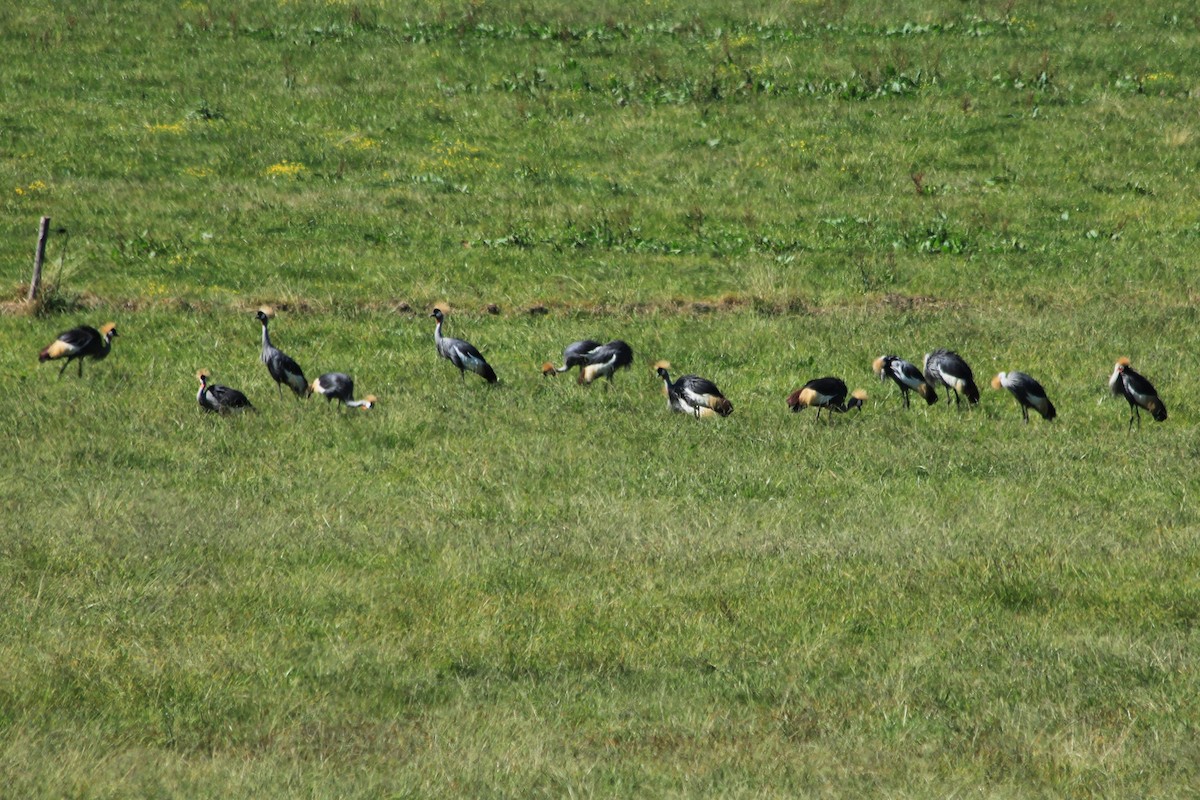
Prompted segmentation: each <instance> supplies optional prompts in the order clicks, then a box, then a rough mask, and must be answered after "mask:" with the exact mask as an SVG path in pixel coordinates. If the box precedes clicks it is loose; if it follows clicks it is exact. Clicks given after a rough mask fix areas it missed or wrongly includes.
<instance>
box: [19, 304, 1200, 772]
mask: <svg viewBox="0 0 1200 800" xmlns="http://www.w3.org/2000/svg"><path fill="white" fill-rule="evenodd" d="M134 320H136V327H134V324H133V323H131V326H130V327H129V328H127V330H126V331H125V332H124V333H123V338H122V339H119V340H118V342H117V347H118V349H117V350H116V351H115V352H114V354H113V355H112V356H111V357H110V358H109V359H108V360H107V361H106V362H105V363H103V364H98V365H95V366H94V368H93V367H91V366H89V367H88V368H87V369H88V373H89V374H88V375H87V377H85V380H84V381H82V382H80V381H78V380H76V379H75V378H74V377H73V376H70V375H68V376H64V378H63V379H62V380H61V381H57V380H55V379H54V378H53V377H52V375H51V371H52V370H53V367H52V366H50V365H43V368H42V369H37V368H35V367H33V366H31V365H30V364H29V359H28V358H27V357H26V355H27V354H13V353H10V354H7V355H5V357H4V358H5V362H6V363H5V364H4V366H3V368H4V370H5V372H6V373H8V374H12V375H13V376H14V377H13V378H12V379H10V380H9V381H7V382H6V384H5V385H4V386H2V387H0V398H2V400H0V402H2V403H3V407H4V408H6V409H7V412H6V416H7V418H8V419H9V426H10V429H11V430H12V431H13V436H12V438H11V440H10V446H9V447H8V448H6V450H5V452H4V453H3V455H2V456H0V458H3V460H4V462H5V463H4V469H5V472H6V474H8V475H10V476H12V477H11V478H10V479H9V480H8V481H6V482H5V484H4V489H3V500H2V502H3V506H4V509H5V518H6V520H7V523H6V528H7V529H8V533H7V535H6V537H5V541H4V544H3V546H2V550H0V552H2V563H3V564H4V582H5V590H4V596H5V597H6V598H7V599H6V604H7V606H8V611H7V613H6V614H5V615H4V617H3V619H4V623H3V624H4V628H5V634H4V635H3V636H2V637H0V642H3V647H2V651H0V663H4V664H6V665H7V666H6V669H5V671H6V674H7V675H9V680H8V681H7V683H6V686H5V688H4V691H3V693H2V694H0V698H2V700H3V706H2V709H3V714H4V720H5V727H6V730H7V731H8V734H9V735H8V737H7V738H6V741H7V742H8V744H6V746H5V747H4V749H3V751H2V752H0V759H2V760H3V761H4V763H5V765H6V772H9V773H11V774H18V775H24V776H26V777H24V778H23V779H22V782H21V783H19V784H18V785H17V788H18V789H20V790H21V792H20V793H22V794H40V793H45V794H59V793H63V792H66V793H71V792H76V793H79V794H84V795H92V794H107V793H108V792H110V791H111V792H113V793H146V792H163V793H179V794H189V795H197V794H201V795H217V794H223V793H228V792H230V791H236V792H245V791H253V792H255V793H257V794H268V795H270V794H276V793H280V794H292V793H295V792H296V791H303V792H312V793H316V794H339V795H342V794H346V793H351V794H358V795H362V796H369V795H377V794H379V793H394V794H425V793H444V792H451V793H458V794H480V793H484V794H491V793H496V794H501V795H509V794H514V795H528V794H530V793H534V794H540V793H545V794H560V793H563V792H567V791H576V792H581V793H589V794H603V795H625V794H629V793H631V792H632V793H644V794H663V793H678V794H710V793H730V794H761V793H772V792H778V791H786V792H789V793H791V792H805V791H813V792H821V793H826V794H828V793H832V794H860V793H862V792H870V791H879V790H885V791H888V792H889V793H897V794H911V795H926V794H929V793H938V794H941V793H947V792H951V791H956V790H958V789H961V788H962V787H964V786H975V787H978V788H980V789H982V788H983V787H991V790H992V791H994V792H996V793H999V794H1010V793H1014V794H1027V793H1034V792H1043V791H1051V792H1055V793H1058V792H1063V791H1071V792H1074V793H1081V794H1089V793H1108V792H1111V791H1114V790H1116V791H1129V792H1133V793H1138V794H1145V795H1154V794H1163V795H1169V794H1172V793H1173V792H1174V790H1175V789H1177V788H1178V786H1179V785H1181V781H1186V780H1188V779H1189V776H1191V771H1190V770H1191V768H1190V767H1188V766H1184V765H1186V764H1189V763H1191V758H1190V757H1191V756H1192V755H1194V750H1193V749H1192V744H1191V743H1192V741H1193V738H1194V737H1192V736H1191V735H1190V733H1189V731H1191V730H1192V728H1193V727H1194V719H1195V714H1196V711H1197V709H1196V708H1195V707H1194V703H1193V701H1192V700H1191V699H1189V698H1193V697H1195V696H1197V692H1196V689H1197V687H1196V685H1195V678H1194V675H1193V672H1194V671H1193V670H1191V669H1190V668H1189V667H1188V666H1187V665H1188V663H1190V661H1191V659H1192V657H1194V654H1195V645H1194V641H1195V637H1194V635H1193V628H1194V624H1195V619H1196V612H1197V604H1196V598H1197V589H1198V586H1197V581H1196V575H1197V566H1200V565H1198V564H1197V558H1196V555H1195V554H1196V552H1198V551H1197V549H1196V545H1197V541H1196V531H1197V530H1198V528H1197V519H1196V513H1195V510H1194V509H1195V504H1194V503H1193V502H1192V500H1193V499H1194V498H1193V494H1194V487H1195V480H1194V477H1193V476H1192V474H1191V473H1192V471H1191V470H1190V469H1189V468H1188V466H1187V465H1188V464H1189V463H1190V461H1191V460H1193V459H1194V458H1195V456H1196V447H1197V442H1196V436H1195V430H1194V427H1195V419H1194V415H1193V414H1192V412H1191V410H1190V409H1189V408H1188V407H1187V404H1186V402H1185V401H1183V400H1181V401H1180V402H1179V403H1176V402H1175V396H1174V395H1172V396H1169V397H1168V398H1167V399H1168V403H1169V404H1170V408H1171V414H1172V416H1171V418H1170V419H1169V421H1168V423H1166V424H1163V425H1156V424H1154V423H1151V422H1149V421H1148V420H1147V422H1146V423H1145V425H1144V428H1143V430H1142V431H1141V432H1140V434H1136V435H1132V436H1130V435H1127V434H1126V432H1125V424H1126V416H1127V414H1126V411H1127V410H1126V407H1125V405H1124V403H1123V402H1121V401H1117V400H1115V399H1112V398H1109V399H1105V391H1106V390H1105V387H1104V380H1105V377H1106V372H1107V367H1106V364H1107V360H1108V356H1109V354H1108V353H1107V352H1106V349H1107V348H1105V347H1102V346H1100V345H1098V344H1085V345H1084V346H1083V347H1082V348H1081V347H1077V346H1075V345H1076V343H1075V342H1072V341H1070V333H1071V331H1072V330H1075V329H1076V328H1077V327H1079V328H1081V329H1083V330H1087V329H1088V328H1089V327H1090V326H1093V325H1094V326H1097V327H1098V326H1100V325H1102V324H1105V322H1106V320H1107V317H1106V316H1105V317H1100V318H1095V319H1091V320H1089V319H1087V318H1085V317H1074V318H1071V319H1067V318H1065V317H1060V318H1055V317H1053V316H1047V317H1044V318H1041V319H1039V320H1037V321H1031V320H1030V318H1029V317H1028V316H1026V315H1024V314H1023V313H1019V312H1014V311H1013V310H1011V309H1001V310H997V311H994V312H992V313H990V314H986V315H979V316H977V317H976V318H975V320H974V326H975V327H974V328H973V330H972V336H971V341H972V343H973V344H972V350H970V351H966V352H967V355H968V357H973V360H974V361H975V362H976V366H977V368H978V370H979V372H980V373H981V375H982V374H983V373H984V372H985V371H987V370H991V369H993V368H1000V367H1005V368H1007V367H1011V366H1014V365H1013V363H1012V362H1013V361H1014V360H1016V359H1018V358H1020V359H1021V360H1020V362H1019V364H1020V365H1021V366H1025V367H1026V368H1028V369H1030V370H1031V371H1034V372H1035V374H1037V375H1038V376H1039V377H1040V378H1041V379H1042V380H1043V381H1044V382H1045V383H1046V385H1047V386H1048V387H1049V388H1050V390H1051V391H1052V392H1053V397H1054V399H1055V401H1056V403H1057V404H1058V406H1059V408H1060V411H1061V418H1060V419H1059V420H1058V421H1057V422H1056V423H1054V424H1046V423H1042V422H1041V421H1040V420H1035V424H1030V425H1029V426H1025V425H1022V424H1021V422H1020V417H1019V413H1018V410H1017V407H1016V405H1015V403H1013V402H1012V400H1011V398H1009V397H1007V396H1006V395H1000V394H998V393H992V392H987V393H985V397H984V401H983V403H982V404H981V405H980V407H978V408H976V409H973V410H970V411H966V410H963V411H955V410H953V409H948V408H946V407H944V406H937V407H934V408H931V409H929V410H928V411H926V410H917V409H916V408H915V407H914V409H912V410H910V411H909V412H902V411H901V409H900V408H899V401H898V398H897V397H896V396H895V394H894V391H893V390H891V389H890V387H886V386H878V385H875V384H873V383H868V382H867V381H868V379H870V378H872V376H871V375H870V372H869V363H870V359H871V358H872V357H873V355H877V352H876V350H878V349H879V348H878V343H879V342H882V341H889V342H893V343H895V344H897V345H900V346H898V347H896V348H891V349H897V350H901V351H905V352H907V354H908V355H909V356H910V357H913V358H917V357H919V353H918V352H917V351H918V350H919V349H920V348H919V347H917V345H916V343H915V342H914V341H913V338H914V334H913V332H912V331H913V330H914V329H915V330H919V331H920V334H919V335H920V337H921V338H922V339H928V340H931V341H935V342H940V341H944V339H945V338H946V337H948V336H949V335H950V333H951V331H953V330H957V329H958V324H957V323H955V322H954V321H953V320H949V319H947V318H946V316H945V315H943V314H942V313H926V314H911V313H896V312H880V311H875V310H868V311H862V310H851V311H847V312H845V313H844V314H843V315H842V318H841V319H840V320H838V322H839V323H840V324H839V325H838V326H837V328H838V330H833V329H831V325H830V322H831V319H830V318H826V317H819V316H794V315H786V316H760V315H757V314H754V313H751V312H737V313H733V314H711V315H700V316H695V315H686V314H684V315H680V314H662V315H657V316H648V317H642V316H639V317H628V318H623V317H615V316H606V317H602V318H587V319H584V318H570V317H567V318H564V317H560V316H557V315H551V316H548V317H536V318H535V317H529V316H517V317H508V318H500V317H489V316H481V317H472V316H470V315H458V316H456V317H454V318H452V319H451V321H450V323H448V324H453V326H454V328H453V330H454V332H456V333H459V334H462V335H467V336H468V337H469V338H471V339H473V340H474V341H476V342H477V343H479V344H480V345H481V346H482V347H483V348H484V349H485V352H486V353H487V355H488V356H489V358H491V359H492V361H493V363H494V364H495V365H496V368H497V370H498V371H499V372H500V374H501V377H502V384H501V385H500V386H498V387H496V388H494V389H489V388H488V387H486V386H485V385H484V384H483V383H482V382H481V381H479V380H477V379H473V380H472V381H469V382H467V383H466V384H465V385H464V384H462V383H461V382H460V381H459V379H458V377H457V375H456V374H455V371H454V370H453V368H452V367H450V366H449V365H448V364H446V363H444V362H439V363H435V356H434V353H433V346H432V341H431V337H430V331H429V324H428V322H429V321H428V320H423V319H420V318H413V317H404V316H397V315H393V314H360V315H356V316H354V317H353V318H351V319H334V318H330V317H326V316H323V315H296V314H292V315H286V314H285V315H283V316H282V317H281V318H280V319H279V320H278V321H277V324H276V336H275V338H276V340H277V341H278V343H279V344H280V345H281V346H283V347H284V348H285V349H287V350H290V351H291V352H293V353H295V354H297V355H298V356H299V354H303V355H304V357H303V358H302V361H303V362H304V363H305V364H306V365H307V366H308V368H309V369H310V370H312V371H313V372H314V374H315V372H317V371H319V370H325V369H334V368H337V369H349V370H351V371H353V372H354V374H355V375H356V377H357V379H358V383H359V385H360V386H361V387H362V391H372V392H375V393H377V394H380V395H381V396H382V397H384V398H385V400H384V402H383V403H381V405H380V406H379V407H378V408H377V409H375V411H373V412H370V413H354V414H351V413H338V412H337V411H336V410H334V409H332V408H329V407H325V406H324V405H323V404H321V403H318V402H316V401H313V402H310V403H300V402H298V401H296V400H294V399H292V398H291V397H285V398H284V399H283V400H282V401H280V400H279V399H278V398H277V397H276V395H275V389H274V386H273V385H272V384H271V383H270V381H269V378H268V377H267V375H266V373H265V370H264V369H263V368H262V366H261V365H259V364H257V363H255V356H256V330H255V328H256V323H255V321H254V320H253V317H252V316H250V315H249V314H236V315H228V314H217V315H213V314H209V313H205V314H191V315H187V314H184V315H180V314H177V313H157V312H143V313H140V314H138V315H136V316H135V317H134ZM3 324H4V325H5V326H6V327H8V328H9V329H10V330H11V331H18V330H21V329H24V328H25V327H26V326H27V325H28V324H29V323H27V322H25V321H21V320H14V319H8V320H6V321H4V322H3ZM37 325H38V327H39V329H40V330H39V332H40V333H41V334H42V338H45V337H46V336H50V335H53V331H54V328H53V327H52V326H53V321H46V322H41V321H39V322H38V323H37ZM843 330H844V331H850V332H851V333H850V334H849V335H846V334H845V333H843V332H842V331H843ZM327 332H329V333H330V334H331V335H328V336H327V335H326V333H327ZM583 333H587V334H590V335H597V336H601V337H604V336H617V335H620V336H624V337H626V338H628V339H629V340H630V341H633V342H634V343H635V345H636V346H637V347H638V348H639V360H638V364H637V365H636V366H635V368H634V369H632V370H631V371H630V372H628V373H622V374H621V375H619V376H618V379H617V381H616V382H615V383H614V385H613V386H612V387H610V388H605V387H604V386H593V387H589V388H586V389H585V388H581V387H578V386H576V385H575V384H574V383H573V382H572V381H569V380H562V379H561V378H560V379H558V380H547V379H543V378H542V377H541V376H540V375H539V374H538V372H537V364H538V363H540V362H541V361H542V360H545V359H546V358H550V357H552V356H553V355H554V350H555V345H556V344H557V343H558V342H563V341H566V340H568V339H569V338H571V337H572V336H575V335H580V334H583ZM1125 334H1126V335H1128V336H1129V337H1130V338H1131V339H1134V340H1136V339H1140V338H1143V337H1146V336H1149V335H1150V334H1151V331H1150V330H1149V329H1148V328H1147V327H1146V326H1145V323H1144V322H1139V321H1138V320H1136V319H1131V320H1128V321H1127V323H1126V327H1125ZM197 341H203V342H206V343H207V344H206V345H205V348H204V349H205V352H204V353H202V354H200V355H197V354H196V349H197V348H196V342H197ZM1014 341H1022V342H1033V343H1035V344H1033V345H1031V346H1030V347H1029V348H1024V347H1022V348H1021V349H1020V350H1019V351H1017V350H1014V349H1013V344H1012V343H1013V342H1014ZM764 342H777V343H783V347H784V348H785V351H786V353H785V355H784V356H783V357H781V355H780V353H779V351H778V350H777V349H775V350H769V349H765V348H764V347H763V346H762V344H763V343H764ZM964 350H965V348H964ZM1018 352H1019V355H1018ZM659 355H663V356H670V357H671V358H672V359H673V360H674V362H675V364H676V366H677V367H678V368H679V369H686V370H692V371H697V372H700V373H701V374H704V375H707V376H710V377H712V378H713V379H715V380H717V381H718V383H719V385H721V386H722V388H723V389H724V390H725V391H726V393H727V394H728V395H729V396H730V397H731V398H732V399H733V402H734V405H735V412H734V415H733V416H732V417H731V418H729V419H728V420H723V421H720V422H718V423H717V424H696V423H695V422H694V421H692V420H689V419H686V418H683V417H680V416H674V415H669V414H668V413H667V411H666V408H665V403H664V402H663V399H662V397H661V395H660V393H659V388H658V385H657V383H656V382H655V380H654V379H653V378H652V377H651V373H650V370H649V361H650V360H651V359H652V358H653V357H655V356H659ZM183 362H188V363H186V364H185V363H183ZM1139 363H1142V364H1143V365H1144V368H1145V369H1146V371H1147V372H1150V371H1151V370H1150V366H1151V365H1153V367H1154V368H1155V369H1154V370H1153V373H1152V374H1153V375H1154V377H1155V379H1156V380H1158V381H1159V382H1160V383H1161V384H1164V385H1182V384H1183V380H1182V379H1183V375H1182V374H1181V373H1180V372H1179V371H1177V370H1179V369H1180V368H1179V367H1175V368H1174V369H1173V367H1172V363H1171V361H1170V360H1169V359H1168V358H1167V357H1166V356H1165V355H1161V354H1157V353H1154V354H1152V353H1147V354H1145V355H1144V356H1142V358H1141V359H1139ZM201 364H203V365H206V366H209V367H211V368H213V369H214V370H215V374H216V376H217V378H218V379H219V380H222V381H224V382H227V383H229V384H230V385H234V386H238V387H241V388H243V389H244V390H246V391H247V392H248V393H249V394H250V396H251V398H252V400H254V401H255V403H256V404H257V405H258V406H259V408H260V412H259V413H258V414H257V415H247V416H244V417H241V418H229V419H218V418H212V417H209V416H203V415H201V413H200V412H199V410H198V409H196V408H195V405H194V400H193V394H194V388H193V385H192V383H191V382H190V381H189V377H188V376H189V375H190V372H191V371H192V368H193V367H198V366H200V365H201ZM1034 365H1036V369H1035V366H1034ZM185 367H186V368H185ZM826 373H835V374H840V375H843V376H846V377H847V378H848V379H849V380H850V381H851V382H852V383H853V384H856V385H864V386H867V387H868V388H869V389H870V391H871V392H872V399H871V401H870V402H869V404H868V407H867V409H866V410H865V411H864V412H862V413H861V414H859V415H848V416H844V417H837V418H836V419H835V420H834V422H833V423H832V424H830V425H826V424H825V423H824V422H822V423H820V424H816V423H815V421H814V420H813V419H812V418H811V416H810V414H808V413H806V414H802V415H788V414H787V412H786V410H785V406H784V404H783V397H784V395H785V394H786V393H787V391H788V390H790V389H791V388H794V386H795V385H796V384H798V383H799V382H800V381H801V380H803V379H805V378H807V377H812V376H815V375H818V374H826ZM64 737H65V738H64ZM51 753H55V754H60V755H56V756H55V757H54V758H51V757H50V755H51ZM351 787H353V788H351Z"/></svg>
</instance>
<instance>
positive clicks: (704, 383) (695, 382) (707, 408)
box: [654, 361, 733, 419]
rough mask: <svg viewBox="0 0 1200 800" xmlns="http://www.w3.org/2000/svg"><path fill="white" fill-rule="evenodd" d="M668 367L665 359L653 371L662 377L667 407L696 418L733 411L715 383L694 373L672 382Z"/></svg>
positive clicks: (725, 414)
mask: <svg viewBox="0 0 1200 800" xmlns="http://www.w3.org/2000/svg"><path fill="white" fill-rule="evenodd" d="M670 368H671V365H670V363H669V362H666V361H659V362H658V363H657V364H655V365H654V371H655V372H656V373H657V374H658V377H659V378H661V379H662V381H663V384H664V387H665V389H666V392H667V407H668V408H670V409H671V410H672V411H678V412H680V413H683V414H691V415H692V416H693V417H696V418H697V419H699V418H701V417H711V416H713V415H720V416H722V417H728V416H729V415H730V414H732V413H733V404H732V403H730V402H729V400H728V399H726V397H725V395H723V394H721V390H720V389H718V388H717V385H716V384H715V383H713V382H712V381H710V380H708V379H707V378H701V377H699V376H696V375H684V376H683V377H682V378H680V379H679V380H677V381H675V382H674V383H672V382H671V374H670V372H668V370H669V369H670Z"/></svg>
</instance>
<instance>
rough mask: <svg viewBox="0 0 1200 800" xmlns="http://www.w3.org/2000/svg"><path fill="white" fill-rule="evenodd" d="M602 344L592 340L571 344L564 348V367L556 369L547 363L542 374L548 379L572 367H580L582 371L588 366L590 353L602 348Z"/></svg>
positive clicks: (582, 340) (543, 365)
mask: <svg viewBox="0 0 1200 800" xmlns="http://www.w3.org/2000/svg"><path fill="white" fill-rule="evenodd" d="M600 346H601V345H600V343H599V342H596V341H593V340H591V339H581V340H579V341H578V342H571V343H570V344H569V345H567V346H566V347H564V348H563V365H562V366H561V367H556V366H554V365H553V364H551V363H550V362H549V361H547V362H546V363H545V364H542V374H543V375H545V376H547V377H553V376H555V375H557V374H558V373H560V372H567V371H569V370H570V369H571V367H579V369H580V370H582V369H583V366H584V365H585V364H587V355H588V353H590V352H592V351H593V350H595V349H596V348H597V347H600Z"/></svg>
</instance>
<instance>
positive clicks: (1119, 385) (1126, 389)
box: [1108, 356, 1167, 430]
mask: <svg viewBox="0 0 1200 800" xmlns="http://www.w3.org/2000/svg"><path fill="white" fill-rule="evenodd" d="M1108 388H1109V390H1110V391H1111V392H1112V393H1113V394H1115V395H1117V396H1118V397H1124V398H1125V400H1126V401H1128V403H1129V410H1130V414H1129V425H1128V426H1127V427H1126V428H1125V429H1126V430H1129V429H1130V428H1132V427H1133V421H1134V420H1135V419H1136V420H1137V424H1138V428H1141V427H1142V415H1141V413H1140V412H1139V411H1138V409H1140V408H1144V409H1146V410H1147V411H1149V412H1150V416H1152V417H1154V420H1155V421H1156V422H1162V421H1163V420H1165V419H1166V418H1167V405H1166V403H1164V402H1163V401H1162V398H1160V397H1159V396H1158V392H1157V391H1155V390H1154V386H1153V385H1152V384H1151V383H1150V381H1148V380H1146V378H1145V377H1143V376H1142V375H1141V374H1139V373H1138V372H1137V371H1135V370H1134V368H1133V367H1132V366H1131V365H1130V363H1129V359H1128V358H1125V357H1124V356H1122V357H1121V358H1118V359H1117V366H1116V368H1115V369H1114V370H1113V374H1112V377H1110V378H1109V379H1108Z"/></svg>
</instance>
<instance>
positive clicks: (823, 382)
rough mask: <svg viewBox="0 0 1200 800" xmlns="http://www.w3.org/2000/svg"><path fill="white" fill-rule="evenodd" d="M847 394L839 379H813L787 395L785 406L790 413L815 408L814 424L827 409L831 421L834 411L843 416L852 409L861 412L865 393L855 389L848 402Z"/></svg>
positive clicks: (847, 390) (865, 396)
mask: <svg viewBox="0 0 1200 800" xmlns="http://www.w3.org/2000/svg"><path fill="white" fill-rule="evenodd" d="M848 393H849V389H847V388H846V382H845V381H843V380H842V379H841V378H834V377H827V378H815V379H814V380H811V381H809V382H808V383H806V384H804V385H803V386H801V387H800V388H799V389H797V390H796V391H794V392H792V393H791V394H790V395H788V399H787V404H788V408H790V409H791V410H792V411H803V410H804V409H806V408H814V407H815V408H816V409H817V416H816V418H815V419H814V420H813V422H814V423H815V422H816V421H817V420H818V419H820V418H821V409H828V410H829V411H830V412H831V413H830V415H829V418H830V419H833V415H832V412H834V411H836V412H838V413H839V414H844V413H846V412H847V411H849V410H850V409H852V408H857V409H860V410H861V409H862V407H863V401H864V400H866V399H867V393H866V392H864V391H863V390H862V389H855V390H854V393H853V394H852V395H851V396H850V400H849V401H847V400H846V395H847V394H848Z"/></svg>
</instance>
